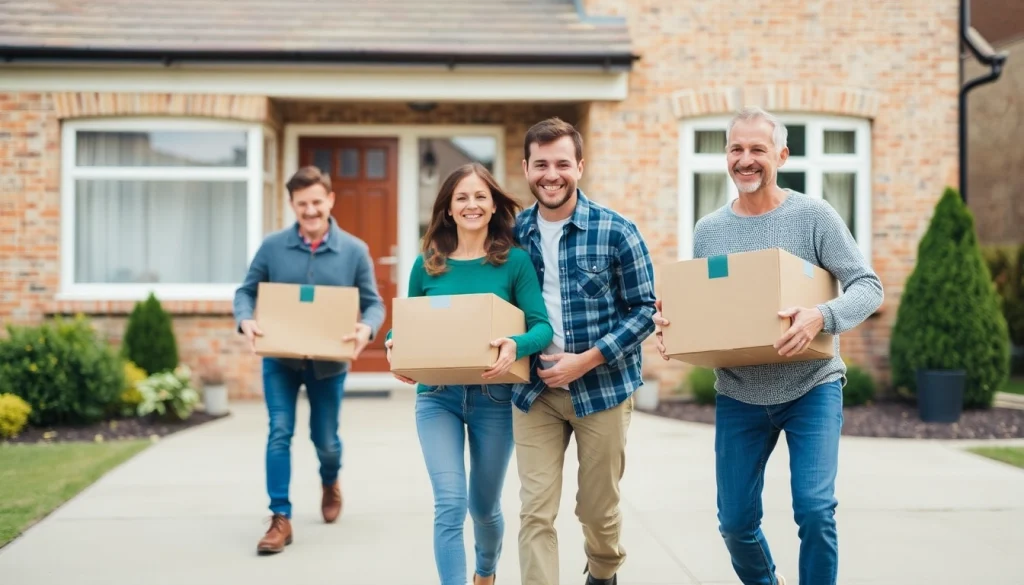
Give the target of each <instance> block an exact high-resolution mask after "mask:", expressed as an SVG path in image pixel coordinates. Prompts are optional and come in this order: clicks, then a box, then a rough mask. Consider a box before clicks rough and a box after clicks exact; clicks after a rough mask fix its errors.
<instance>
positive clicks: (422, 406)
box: [416, 384, 514, 585]
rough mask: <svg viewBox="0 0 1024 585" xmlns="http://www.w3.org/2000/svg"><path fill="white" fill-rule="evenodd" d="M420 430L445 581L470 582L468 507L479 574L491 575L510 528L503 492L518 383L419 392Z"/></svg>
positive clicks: (438, 558) (440, 571) (446, 584)
mask: <svg viewBox="0 0 1024 585" xmlns="http://www.w3.org/2000/svg"><path fill="white" fill-rule="evenodd" d="M416 431H417V433H418V434H419V438H420V447H421V448H422V450H423V458H424V460H425V462H426V466H427V473H428V474H429V475H430V484H431V486H432V487H433V491H434V561H435V562H436V564H437V573H438V576H439V577H440V578H441V585H465V584H466V582H467V581H468V579H467V578H466V548H465V544H464V540H463V537H462V532H463V530H462V529H463V526H464V525H465V522H466V512H467V511H468V512H469V514H470V516H471V517H472V518H473V536H474V541H475V550H476V573H477V574H478V575H480V576H481V577H488V576H490V575H493V574H494V572H495V570H496V569H497V566H498V558H499V557H500V556H501V543H502V538H503V536H504V534H505V519H504V517H503V516H502V513H501V490H502V486H503V485H504V483H505V472H506V471H507V470H508V463H509V460H510V459H511V457H512V447H513V445H514V441H513V438H512V386H511V385H509V384H489V385H486V386H438V387H435V388H433V389H432V391H430V392H426V393H421V394H418V395H417V396H416ZM467 434H468V436H469V462H470V463H469V464H470V471H469V486H468V489H467V486H466V469H465V457H466V455H465V442H466V435H467Z"/></svg>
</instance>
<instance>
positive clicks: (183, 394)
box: [139, 366, 199, 420]
mask: <svg viewBox="0 0 1024 585" xmlns="http://www.w3.org/2000/svg"><path fill="white" fill-rule="evenodd" d="M139 392H140V393H141V394H142V403H141V404H139V416H147V415H149V414H151V413H156V414H157V416H159V417H161V418H166V419H172V420H174V419H177V420H185V419H187V418H188V417H189V416H191V415H192V410H193V409H195V406H196V404H198V403H199V392H197V391H196V389H195V388H193V387H192V372H191V371H190V370H189V368H188V367H187V366H180V367H178V368H176V369H175V370H174V371H173V372H161V373H159V374H153V375H152V376H150V377H148V378H146V379H145V380H143V381H141V382H139Z"/></svg>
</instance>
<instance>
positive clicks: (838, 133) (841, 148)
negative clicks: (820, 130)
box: [823, 130, 856, 154]
mask: <svg viewBox="0 0 1024 585" xmlns="http://www.w3.org/2000/svg"><path fill="white" fill-rule="evenodd" d="M854 136H855V133H854V131H853V130H825V139H824V144H823V147H824V150H825V154H856V147H855V144H856V143H855V141H854Z"/></svg>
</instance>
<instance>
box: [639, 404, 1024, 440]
mask: <svg viewBox="0 0 1024 585" xmlns="http://www.w3.org/2000/svg"><path fill="white" fill-rule="evenodd" d="M651 414H655V415H658V416H663V417H666V418H673V419H677V420H684V421H690V422H697V423H704V424H709V425H713V424H715V407H714V405H710V406H707V405H700V404H695V403H692V402H676V401H668V402H664V401H663V402H661V403H659V404H658V408H657V410H655V411H654V412H652V413H651ZM843 434H844V435H847V436H852V437H889V438H899V439H1019V438H1024V410H1018V409H1013V408H990V409H987V410H965V411H964V412H963V414H962V415H961V417H960V420H959V421H958V422H956V423H951V424H942V423H925V422H922V421H921V420H920V419H919V418H918V416H917V406H916V405H914V404H908V403H905V402H897V401H890V402H876V403H874V404H870V405H864V406H851V407H847V408H844V409H843Z"/></svg>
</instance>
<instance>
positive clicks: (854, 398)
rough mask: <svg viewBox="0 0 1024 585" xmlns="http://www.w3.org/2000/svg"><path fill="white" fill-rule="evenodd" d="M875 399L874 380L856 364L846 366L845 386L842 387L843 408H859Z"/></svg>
mask: <svg viewBox="0 0 1024 585" xmlns="http://www.w3.org/2000/svg"><path fill="white" fill-rule="evenodd" d="M874 398H875V380H874V378H872V377H871V374H868V373H867V371H866V370H864V369H863V368H861V367H860V366H858V365H856V364H851V363H847V364H846V386H843V406H861V405H863V404H867V403H868V402H871V401H872V400H874Z"/></svg>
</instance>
